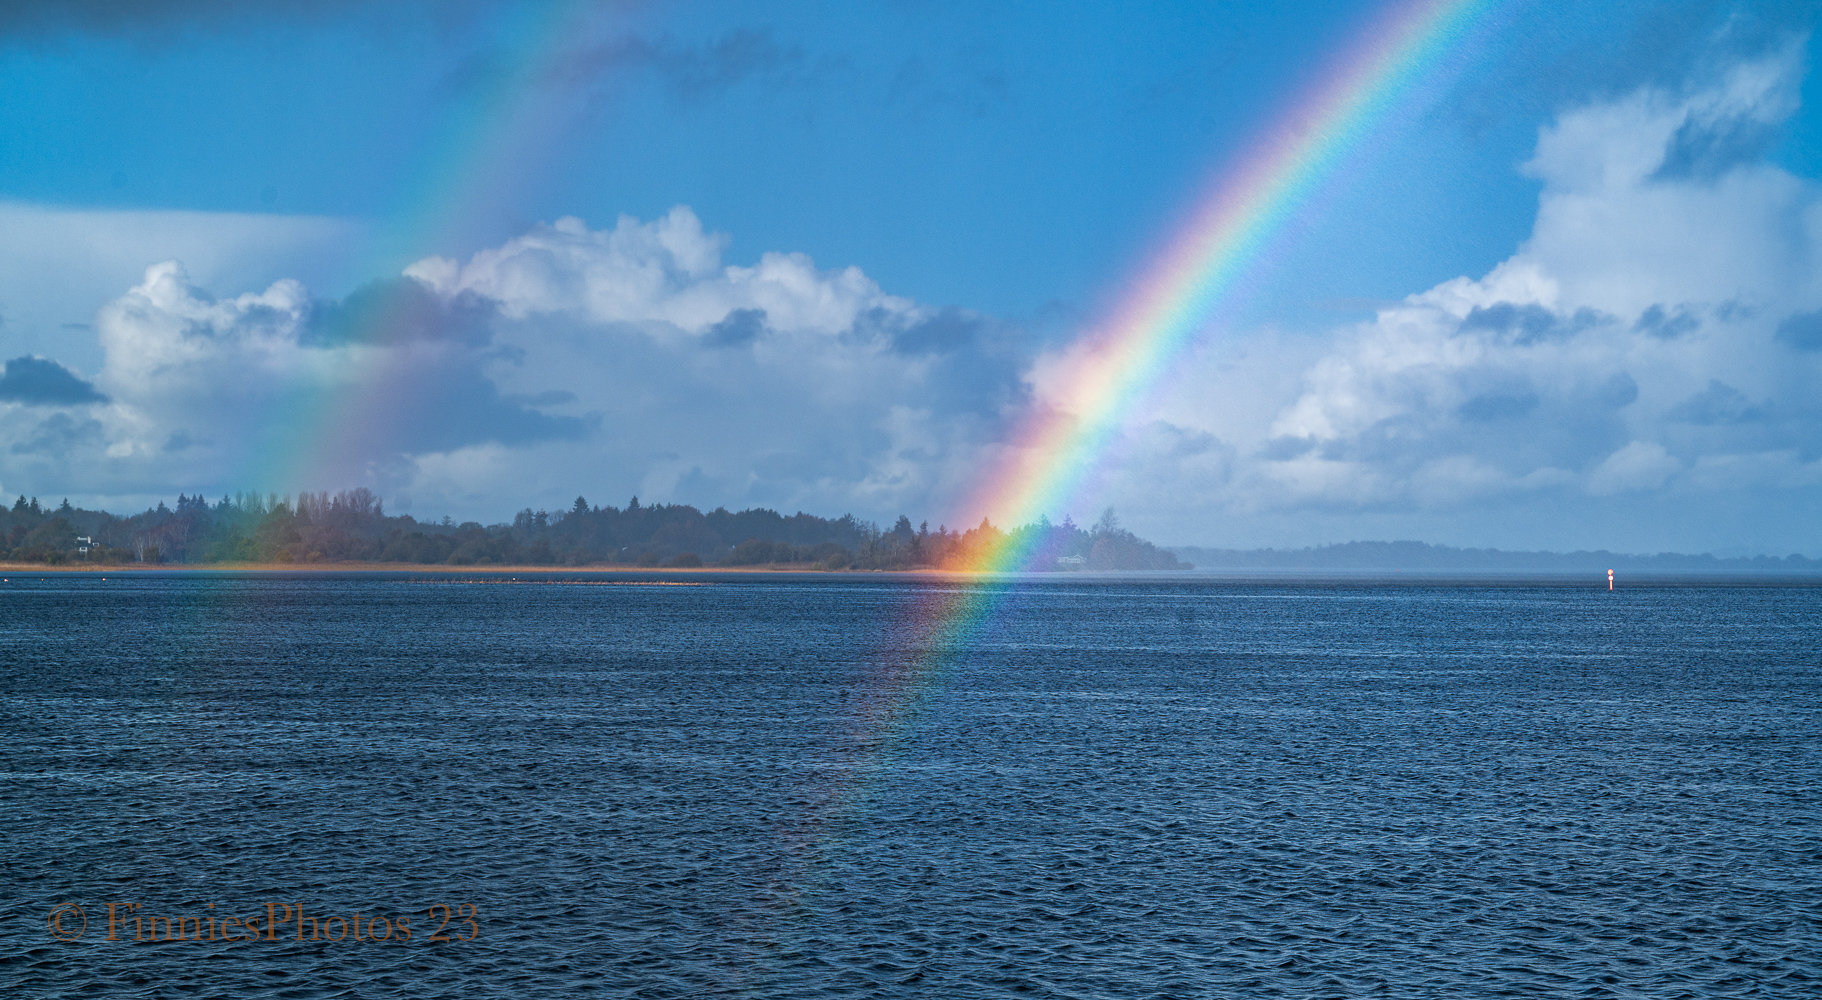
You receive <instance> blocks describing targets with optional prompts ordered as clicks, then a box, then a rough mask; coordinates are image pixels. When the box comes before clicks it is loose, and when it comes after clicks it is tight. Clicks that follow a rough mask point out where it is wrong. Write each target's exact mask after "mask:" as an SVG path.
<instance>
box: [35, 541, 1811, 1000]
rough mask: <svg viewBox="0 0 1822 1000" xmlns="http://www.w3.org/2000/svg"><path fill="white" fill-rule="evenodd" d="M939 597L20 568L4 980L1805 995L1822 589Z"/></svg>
mask: <svg viewBox="0 0 1822 1000" xmlns="http://www.w3.org/2000/svg"><path fill="white" fill-rule="evenodd" d="M705 579H712V578H705ZM933 589H937V585H933V584H929V583H923V584H919V583H908V582H901V581H893V580H867V579H865V578H862V579H860V580H859V581H855V580H854V579H852V578H848V579H840V578H835V577H800V578H782V579H781V578H763V577H758V578H755V577H749V578H744V579H742V580H732V579H724V580H719V582H716V583H715V584H714V585H711V586H698V587H668V586H667V587H645V586H586V585H570V584H557V583H542V584H527V583H517V584H514V583H510V582H498V583H474V582H468V583H463V582H458V581H443V582H411V581H404V580H376V579H333V578H309V579H251V580H249V579H213V580H205V579H184V578H164V579H129V580H121V579H119V578H116V579H111V580H107V581H102V580H100V579H96V578H83V577H49V578H46V579H45V580H43V581H42V582H40V581H39V580H38V579H37V578H21V577H18V576H14V577H12V578H11V580H10V581H9V582H7V583H4V584H0V771H4V779H3V781H0V837H3V838H4V840H3V846H4V855H3V857H4V862H5V868H4V870H3V872H0V920H3V921H4V922H3V924H0V926H4V928H5V933H4V936H3V937H0V994H3V995H5V996H9V997H13V996H17V997H41V996H42V997H48V996H74V995H85V996H86V995H104V996H180V995H198V996H250V995H255V994H258V995H271V996H278V997H316V996H324V997H355V996H358V997H387V996H461V997H532V996H578V995H605V996H633V997H682V996H705V997H707V996H755V997H838V996H853V997H862V996H905V997H912V996H932V997H976V996H982V997H985V996H1035V997H1127V996H1145V997H1156V996H1165V997H1179V996H1214V997H1243V996H1352V995H1362V994H1378V995H1386V996H1399V997H1429V996H1435V997H1462V996H1476V997H1482V996H1526V997H1536V996H1586V997H1633V996H1637V997H1646V996H1649V997H1679V996H1685V997H1715V996H1768V997H1791V996H1797V995H1806V994H1813V993H1815V992H1816V991H1817V990H1818V989H1819V986H1818V981H1819V979H1822V934H1819V933H1818V930H1819V927H1818V922H1819V911H1822V810H1819V809H1818V804H1819V800H1822V781H1819V779H1822V650H1819V645H1818V640H1819V639H1822V624H1819V623H1822V615H1819V614H1818V612H1819V611H1822V589H1819V588H1814V587H1782V588H1781V587H1772V586H1750V587H1712V586H1710V587H1671V586H1664V587H1639V588H1633V589H1625V588H1622V589H1621V590H1620V591H1617V592H1615V593H1612V594H1609V593H1607V592H1605V590H1601V589H1593V588H1589V587H1584V586H1574V587H1569V586H1529V585H1506V586H1487V585H1482V586H1475V585H1445V584H1440V583H1439V584H1434V585H1402V586H1394V585H1379V584H1373V583H1370V582H1355V583H1339V584H1337V583H1303V584H1299V583H1295V582H1280V583H1266V584H1258V583H1255V584H1224V583H1221V582H1218V581H1207V580H1202V581H1197V580H1193V579H1188V578H1177V579H1173V580H1170V581H1165V582H1125V583H1117V584H1093V583H1085V582H1084V583H1044V584H1037V585H1030V586H1026V587H1023V588H1021V589H1020V590H1019V591H1018V592H1017V593H1016V595H1015V596H1014V597H1013V598H1012V599H1011V600H1010V601H1009V602H1008V603H1007V604H1006V605H1005V609H1004V613H1003V615H1002V616H1001V619H1000V621H999V624H998V625H997V626H996V627H994V628H993V629H992V630H990V631H989V632H988V633H987V634H986V635H985V636H984V637H983V638H982V640H981V642H980V644H979V645H978V647H977V648H976V649H974V650H973V651H972V652H970V653H968V654H967V655H966V656H964V657H963V658H962V659H961V660H959V661H958V662H956V663H954V664H953V665H952V666H950V667H949V668H947V669H930V668H928V666H927V665H924V664H922V662H921V661H920V660H919V658H918V657H917V655H916V653H915V651H914V650H912V649H910V648H908V647H910V646H911V645H912V644H914V643H916V642H917V641H918V637H919V636H921V635H922V634H924V633H923V632H922V630H921V629H920V628H919V624H920V623H919V615H920V614H924V613H926V612H925V611H920V609H924V608H927V606H928V604H929V602H930V600H931V593H930V592H931V591H932V590H933ZM109 903H113V904H114V905H115V917H116V924H115V926H114V932H115V937H116V940H114V941H108V940H106V939H105V937H106V932H107V930H108V912H107V906H108V904H109ZM66 904H78V905H81V906H82V907H83V908H84V911H85V913H86V916H87V921H88V923H87V930H86V932H85V933H84V934H83V936H82V937H81V938H80V939H77V940H73V941H65V940H59V939H58V938H56V937H55V936H53V934H52V931H53V929H55V928H52V927H51V926H50V925H49V924H48V923H47V915H48V914H50V913H51V912H52V911H53V910H55V909H57V908H58V907H60V906H64V905H66ZM128 904H138V909H137V910H132V909H129V907H128ZM211 905H212V906H213V909H211V908H210V907H211ZM268 905H271V906H272V907H273V909H272V913H273V914H274V916H275V917H280V918H285V922H283V924H282V926H273V927H266V928H264V930H263V931H255V932H254V934H255V936H257V937H258V938H259V939H258V940H254V941H244V940H243V941H235V942H227V941H223V940H220V939H219V937H218V938H217V940H207V939H205V940H201V941H198V940H192V939H189V938H190V937H191V935H194V936H203V932H202V930H201V928H202V927H204V926H206V927H207V928H208V929H209V930H208V934H210V935H215V934H216V933H217V932H218V931H219V932H220V934H222V935H226V934H234V935H235V936H245V935H246V923H245V922H244V921H245V918H247V917H252V918H254V923H255V926H256V927H257V926H259V925H260V924H261V923H262V921H263V920H264V917H265V914H266V913H267V907H268ZM293 905H295V906H298V907H300V908H301V910H302V914H303V915H304V916H305V917H306V919H305V920H304V921H302V922H299V923H298V927H300V928H301V929H302V934H303V936H304V938H305V940H302V941H299V940H296V936H295V934H294V931H295V930H296V928H294V927H293V925H292V922H290V921H289V920H288V917H287V914H286V913H285V911H281V910H280V909H279V907H288V906H293ZM439 905H441V906H446V907H448V908H449V909H448V910H447V911H442V910H437V909H435V907H437V906H439ZM470 906H472V907H473V909H467V907H470ZM357 911H358V912H359V913H361V914H362V917H361V919H360V926H361V928H362V929H363V931H364V932H367V933H371V934H373V935H378V934H379V933H380V931H381V929H382V926H383V928H384V929H385V930H386V931H387V933H388V934H390V935H391V940H386V941H377V942H376V941H372V940H366V939H363V940H361V941H358V942H357V941H355V940H353V939H352V937H351V936H349V924H350V922H351V921H352V920H353V919H354V918H353V915H354V914H355V913H356V912H357ZM131 914H137V915H138V916H139V917H140V918H141V920H140V930H139V933H140V935H141V936H143V935H144V934H145V933H146V931H145V927H146V921H147V920H148V919H149V918H151V917H161V918H163V919H164V920H165V921H166V923H165V925H164V931H165V935H164V936H165V937H166V938H169V937H171V936H172V935H171V927H170V921H171V920H172V919H175V920H176V921H177V922H178V926H179V930H178V931H177V933H178V934H179V935H180V936H184V937H185V940H179V941H170V940H159V941H156V942H152V941H138V942H136V941H134V940H132V938H133V936H134V933H133V931H132V930H131V921H130V920H129V919H128V915H131ZM229 915H233V916H235V917H236V919H237V920H240V921H242V922H240V923H237V924H234V925H227V924H224V923H222V922H221V921H222V920H223V919H224V918H225V917H226V916H229ZM198 917H200V918H201V919H200V920H198V919H196V918H198ZM331 917H334V918H337V919H340V921H341V923H340V924H339V925H337V924H336V923H335V920H332V919H329V918H331ZM376 917H378V918H380V919H381V920H382V921H384V924H383V925H382V924H375V923H373V920H374V918H376ZM400 917H404V918H406V919H408V920H409V921H410V923H411V929H412V938H411V940H409V941H404V940H402V933H403V928H402V927H401V926H400V925H399V924H398V923H397V922H396V921H397V920H398V918H400ZM186 918H189V922H187V923H186V922H185V919H186ZM64 920H65V921H66V923H64V924H60V925H59V927H60V928H62V929H63V930H64V931H65V932H66V934H67V932H69V931H70V930H71V929H73V928H75V927H77V925H78V920H77V918H76V917H75V916H74V914H73V911H65V912H64ZM468 920H472V921H473V924H472V929H471V926H470V924H468V923H467V922H466V921H468ZM312 922H314V923H312ZM273 923H274V924H278V923H279V921H278V920H274V921H273ZM439 924H440V925H441V927H440V929H441V930H442V932H443V933H442V934H441V935H438V936H442V937H448V938H451V940H449V941H443V942H437V941H432V940H430V938H431V936H432V935H433V934H435V933H436V931H437V930H438V929H439ZM152 928H153V929H152V931H151V934H152V935H153V936H154V937H156V936H158V933H159V931H158V925H157V923H156V922H153V923H152ZM336 931H340V932H341V933H342V934H343V939H342V940H340V941H330V940H310V938H311V936H312V935H315V936H318V937H325V936H333V934H334V933H335V932H336ZM268 937H275V938H276V940H267V938H268ZM464 937H469V938H472V940H462V938H464Z"/></svg>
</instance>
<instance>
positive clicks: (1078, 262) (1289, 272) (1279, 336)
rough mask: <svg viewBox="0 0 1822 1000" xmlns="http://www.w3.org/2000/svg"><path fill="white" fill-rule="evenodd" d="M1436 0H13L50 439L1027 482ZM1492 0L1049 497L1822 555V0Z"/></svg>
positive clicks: (578, 483) (110, 486) (642, 483)
mask: <svg viewBox="0 0 1822 1000" xmlns="http://www.w3.org/2000/svg"><path fill="white" fill-rule="evenodd" d="M1392 6H1394V5H1388V4H1385V3H1377V2H1340V3H1334V4H1322V5H1311V4H1246V3H1227V4H1222V3H1183V4H1168V3H1159V4H1146V5H1133V4H1068V3H1063V4H1058V3H1043V4H1036V3H1034V4H1018V3H1006V4H990V5H983V4H944V3H935V2H921V0H901V2H893V3H878V4H864V3H839V4H837V3H827V4H824V3H773V4H766V5H751V4H712V3H689V4H681V3H678V4H671V3H656V2H653V3H601V2H587V0H566V2H559V3H514V2H507V0H499V2H490V0H454V2H445V3H434V4H433V3H416V2H412V0H394V2H387V3H371V2H354V0H342V2H334V0H318V2H313V3H302V2H288V0H271V2H265V3H255V2H237V0H193V2H176V0H174V2H169V3H162V4H155V5H148V4H143V3H126V2H113V0H67V2H49V0H46V2H36V0H14V2H12V3H9V4H7V5H5V6H4V7H0V92H3V93H4V94H5V95H6V100H4V101H0V361H3V362H4V365H5V367H4V369H3V370H0V492H4V493H7V494H18V493H23V494H27V495H32V496H38V497H41V498H45V499H47V500H49V499H57V500H60V499H62V498H63V497H66V496H67V497H69V498H70V499H71V500H72V501H73V502H76V503H78V504H80V505H83V506H92V507H102V508H105V509H110V510H115V511H117V512H126V511H132V510H138V509H143V508H145V507H146V506H149V505H151V504H155V503H157V502H159V501H160V500H163V501H165V502H167V503H168V502H170V501H171V500H172V499H174V498H175V496H176V494H178V493H179V492H183V493H196V492H202V493H204V494H206V495H208V496H211V497H215V496H220V495H222V494H224V493H232V492H236V491H240V490H247V489H257V490H264V491H276V492H280V493H284V492H295V491H298V490H305V489H309V490H319V489H329V490H335V489H345V488H352V487H354V486H367V487H369V488H372V489H375V490H377V491H378V492H380V493H381V494H382V495H384V496H385V497H386V498H387V500H388V508H389V510H390V511H391V512H394V513H411V514H412V515H414V516H417V517H420V518H424V519H431V518H437V517H441V516H443V515H445V514H448V515H451V516H454V517H456V518H457V519H458V520H462V519H469V518H473V519H477V520H481V521H486V522H491V521H498V520H504V519H508V518H510V516H511V514H512V513H513V512H514V511H516V510H518V509H521V508H524V507H528V506H529V507H533V508H549V509H552V510H556V509H565V508H568V507H569V506H570V504H571V503H573V501H574V499H575V497H576V496H577V495H583V496H586V497H587V498H588V499H589V500H591V501H593V502H594V503H597V504H609V503H612V504H615V505H623V504H625V503H626V501H627V499H628V498H629V497H631V496H634V495H637V496H639V497H640V499H641V501H642V502H645V503H653V502H673V503H690V504H695V505H697V506H699V507H703V508H705V509H707V508H712V507H715V506H727V507H729V508H733V509H739V508H743V507H749V506H767V507H773V508H776V509H779V510H782V511H784V512H786V513H790V512H793V511H796V510H800V509H801V510H806V511H810V512H813V513H819V514H824V515H830V516H833V515H839V514H842V513H847V512H852V513H854V514H857V515H859V516H862V517H865V518H870V519H873V520H877V521H881V522H885V523H890V522H891V521H892V520H893V519H895V518H896V517H897V516H898V515H899V514H901V513H903V514H907V515H909V516H910V517H911V518H912V519H913V521H922V520H925V519H928V520H929V521H930V523H931V525H932V526H933V527H935V526H937V525H938V524H947V525H950V526H955V525H964V524H973V523H975V522H977V521H978V520H979V519H980V518H981V517H982V516H993V515H996V514H999V513H1000V512H997V511H994V510H991V509H982V508H981V506H980V503H981V500H980V497H981V495H982V494H981V489H980V486H981V483H982V482H983V481H984V480H986V479H988V478H989V477H991V476H992V475H993V474H994V472H995V471H996V470H997V469H1001V468H1005V467H1008V466H1007V463H1008V461H1009V458H1008V456H1009V454H1010V453H1009V449H1011V448H1013V447H1015V446H1016V442H1017V441H1018V440H1019V430H1020V428H1021V427H1022V426H1025V425H1027V424H1028V423H1029V422H1030V421H1031V420H1032V419H1034V418H1033V415H1034V414H1042V413H1054V412H1058V411H1067V409H1068V407H1069V406H1070V405H1071V402H1070V398H1069V397H1068V395H1067V393H1066V392H1065V391H1064V389H1063V388H1062V386H1063V383H1064V382H1065V381H1066V379H1065V378H1064V377H1063V375H1062V374H1061V373H1064V372H1067V371H1068V370H1069V369H1070V366H1071V365H1072V364H1081V363H1083V361H1082V358H1083V357H1084V356H1085V355H1084V351H1085V350H1086V348H1084V346H1083V345H1084V344H1086V343H1090V342H1092V340H1093V338H1094V336H1095V334H1096V331H1097V330H1098V329H1100V328H1101V327H1102V326H1104V325H1105V324H1106V323H1107V322H1108V320H1109V317H1110V315H1112V314H1113V313H1114V312H1115V311H1116V310H1117V309H1118V306H1119V304H1120V303H1121V302H1122V301H1123V299H1124V297H1125V296H1126V295H1127V294H1128V293H1129V291H1130V290H1131V289H1132V288H1134V287H1135V286H1137V285H1140V284H1142V283H1143V281H1144V280H1145V277H1146V274H1147V270H1148V268H1152V267H1155V266H1156V260H1157V255H1158V252H1159V248H1160V247H1161V246H1164V245H1166V244H1167V243H1168V242H1169V241H1170V240H1171V238H1172V237H1173V235H1174V234H1176V233H1177V232H1179V231H1180V230H1181V229H1182V227H1183V226H1184V225H1185V219H1186V217H1187V216H1188V214H1189V213H1190V212H1191V211H1192V210H1193V209H1194V206H1196V205H1197V204H1199V203H1200V202H1201V201H1202V200H1203V199H1204V198H1206V197H1207V196H1208V193H1209V192H1211V191H1219V190H1221V189H1222V187H1223V185H1226V184H1231V183H1232V182H1233V180H1232V179H1233V178H1234V177H1235V176H1237V175H1238V174H1239V173H1240V172H1241V170H1242V168H1244V167H1245V165H1246V164H1247V163H1248V162H1249V161H1248V157H1249V155H1251V151H1252V150H1254V149H1256V148H1257V147H1258V144H1259V143H1260V141H1261V137H1262V136H1265V135H1268V134H1270V133H1271V132H1272V130H1273V129H1274V128H1276V127H1279V126H1280V125H1281V124H1282V122H1283V120H1284V119H1285V118H1286V116H1287V115H1291V114H1292V113H1293V112H1294V110H1295V107H1296V104H1295V101H1296V95H1298V94H1300V93H1304V92H1306V91H1308V89H1309V88H1310V87H1311V86H1312V85H1313V84H1314V82H1315V81H1317V80H1318V79H1319V78H1320V77H1321V75H1322V74H1323V72H1324V68H1325V67H1328V66H1331V65H1334V64H1336V62H1337V60H1339V59H1342V58H1343V57H1344V56H1346V54H1347V53H1349V52H1350V51H1352V47H1355V46H1357V45H1358V40H1359V39H1360V38H1362V37H1363V36H1364V34H1365V33H1366V32H1368V30H1369V28H1370V26H1371V25H1372V24H1373V23H1375V19H1376V18H1378V17H1381V16H1383V15H1384V14H1385V13H1386V11H1387V9H1388V8H1389V7H1392ZM1489 6H1490V7H1495V8H1497V9H1498V12H1497V16H1494V17H1489V18H1488V19H1486V21H1485V23H1484V27H1485V28H1486V29H1487V30H1485V31H1484V32H1483V33H1482V35H1481V36H1480V37H1478V39H1477V40H1475V41H1474V42H1473V43H1472V44H1470V45H1466V46H1464V48H1463V49H1462V51H1460V52H1458V53H1456V54H1455V56H1456V57H1455V58H1454V59H1453V61H1452V62H1451V64H1450V70H1449V72H1448V73H1439V74H1438V75H1437V76H1436V78H1435V79H1433V80H1430V81H1428V85H1426V86H1425V87H1424V88H1422V90H1421V96H1420V98H1413V99H1412V100H1411V101H1410V102H1409V103H1408V104H1407V105H1406V106H1405V107H1404V108H1403V109H1402V110H1403V112H1404V113H1403V114H1401V115H1399V116H1396V118H1395V120H1392V121H1389V122H1387V123H1385V124H1383V126H1382V127H1378V128H1376V129H1375V130H1374V131H1372V132H1371V133H1369V134H1367V135H1365V136H1364V137H1363V138H1362V139H1361V141H1360V142H1359V144H1358V146H1357V147H1355V148H1354V150H1353V155H1352V156H1351V157H1350V158H1349V160H1348V161H1347V165H1346V167H1345V169H1343V170H1340V171H1338V172H1337V173H1336V174H1335V175H1334V176H1332V177H1330V178H1328V179H1327V180H1326V181H1325V182H1324V184H1323V185H1322V187H1321V189H1320V191H1319V197H1316V198H1314V199H1312V200H1311V201H1310V202H1308V203H1307V204H1304V205H1302V206H1301V207H1300V208H1299V209H1298V211H1297V212H1295V213H1294V215H1293V216H1292V217H1291V218H1290V219H1289V221H1288V223H1287V224H1286V225H1285V227H1284V228H1283V231H1282V233H1281V234H1280V238H1279V239H1278V241H1277V243H1276V244H1274V250H1273V252H1272V253H1271V254H1269V255H1263V256H1262V257H1261V259H1260V260H1259V261H1257V262H1256V264H1255V265H1254V266H1251V267H1250V269H1249V271H1248V272H1247V273H1248V277H1247V281H1246V282H1245V286H1244V290H1243V294H1236V295H1235V296H1233V297H1232V301H1231V302H1227V303H1224V306H1223V308H1222V309H1221V310H1220V312H1219V315H1218V316H1216V317H1211V318H1210V319H1209V321H1208V323H1207V324H1206V327H1205V328H1203V329H1200V330H1199V331H1198V333H1197V336H1196V337H1195V338H1193V340H1192V342H1190V343H1189V344H1188V345H1187V346H1186V347H1185V348H1184V349H1183V350H1181V351H1180V352H1178V353H1175V354H1173V355H1172V356H1171V358H1170V359H1169V361H1170V363H1169V365H1168V377H1166V378H1163V379H1162V380H1159V381H1158V382H1156V384H1148V385H1147V386H1146V387H1145V391H1144V392H1143V393H1142V394H1140V396H1139V397H1138V398H1137V399H1136V401H1135V402H1134V403H1133V405H1131V406H1130V407H1129V408H1127V409H1124V410H1122V411H1121V413H1120V414H1119V417H1120V419H1119V422H1118V425H1117V426H1116V427H1114V428H1113V429H1112V431H1111V432H1110V435H1109V436H1108V438H1107V441H1106V444H1105V447H1104V448H1102V449H1101V450H1100V451H1099V452H1097V455H1098V459H1097V464H1096V466H1095V468H1094V471H1093V474H1092V475H1089V476H1087V477H1085V478H1084V479H1083V481H1082V482H1081V484H1080V486H1079V488H1076V489H1074V490H1072V491H1071V492H1070V493H1069V494H1067V495H1064V496H1059V497H1056V498H1055V502H1056V504H1057V509H1055V510H1053V511H1048V512H1047V516H1049V517H1051V518H1052V519H1055V520H1061V519H1062V518H1063V517H1065V516H1069V517H1073V518H1074V519H1075V520H1077V521H1079V522H1087V521H1092V520H1093V519H1094V518H1095V517H1096V516H1097V515H1098V514H1099V512H1100V511H1101V510H1102V509H1103V508H1104V507H1106V506H1113V507H1114V508H1115V509H1116V510H1117V511H1118V512H1119V514H1120V517H1121V519H1122V521H1123V522H1124V523H1126V524H1127V525H1128V526H1130V527H1132V528H1133V529H1134V530H1136V531H1138V532H1139V533H1140V534H1141V535H1143V536H1145V537H1148V538H1151V539H1154V540H1156V541H1159V542H1162V543H1167V544H1182V545H1210V546H1235V547H1245V548H1252V547H1264V546H1278V547H1283V546H1301V545H1309V544H1322V543H1326V542H1345V541H1350V540H1356V539H1415V540H1421V541H1429V542H1434V543H1442V544H1453V545H1471V546H1494V547H1500V548H1508V549H1513V548H1526V549H1531V548H1540V549H1557V550H1562V549H1575V548H1608V549H1613V550H1616V551H1633V552H1655V551H1683V552H1715V553H1717V554H1725V555H1739V554H1758V553H1769V554H1776V555H1783V554H1787V553H1791V552H1802V553H1805V554H1808V555H1811V556H1822V516H1819V515H1822V402H1819V401H1818V400H1819V398H1822V394H1819V393H1817V392H1816V389H1815V387H1816V386H1818V385H1822V187H1819V186H1818V178H1819V177H1822V85H1819V84H1818V81H1817V78H1816V74H1814V73H1813V72H1812V64H1813V62H1814V55H1815V41H1814V38H1813V31H1814V28H1815V23H1816V21H1817V16H1818V13H1822V5H1817V4H1813V3H1789V2H1786V3H1754V2H1742V3H1723V2H1695V3H1691V2H1673V3H1647V2H1616V3H1548V2H1512V3H1497V4H1490V5H1489Z"/></svg>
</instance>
